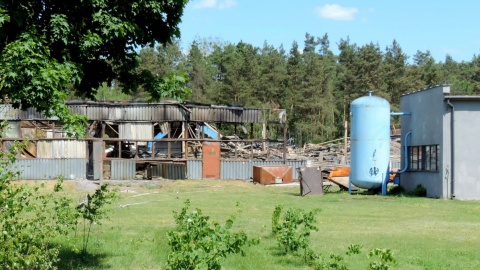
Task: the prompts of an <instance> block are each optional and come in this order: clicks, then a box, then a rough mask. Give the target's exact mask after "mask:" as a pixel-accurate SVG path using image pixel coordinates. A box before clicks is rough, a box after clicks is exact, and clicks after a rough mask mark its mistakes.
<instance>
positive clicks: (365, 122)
mask: <svg viewBox="0 0 480 270" xmlns="http://www.w3.org/2000/svg"><path fill="white" fill-rule="evenodd" d="M350 118H351V119H350V122H351V128H350V139H351V142H350V143H351V144H350V183H351V184H354V185H355V186H357V187H360V188H365V189H377V188H380V187H382V184H383V183H385V188H386V183H388V178H389V163H390V103H388V101H386V100H385V99H383V98H380V97H376V96H372V95H371V92H370V93H369V96H365V97H361V98H357V99H355V100H354V101H353V102H352V104H351V106H350ZM385 192H386V191H385Z"/></svg>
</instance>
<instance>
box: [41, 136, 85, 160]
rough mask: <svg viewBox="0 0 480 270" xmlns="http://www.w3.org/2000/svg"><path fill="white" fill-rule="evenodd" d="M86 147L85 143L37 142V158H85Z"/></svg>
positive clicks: (64, 141) (63, 141) (69, 141)
mask: <svg viewBox="0 0 480 270" xmlns="http://www.w3.org/2000/svg"><path fill="white" fill-rule="evenodd" d="M86 147H87V146H86V142H85V141H75V140H59V141H38V142H37V158H86V157H87V156H86Z"/></svg>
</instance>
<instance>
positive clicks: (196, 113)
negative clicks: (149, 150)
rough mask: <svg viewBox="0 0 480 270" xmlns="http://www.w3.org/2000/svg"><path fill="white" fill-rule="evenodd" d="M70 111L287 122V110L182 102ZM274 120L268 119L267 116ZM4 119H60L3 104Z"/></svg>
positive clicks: (122, 117) (121, 117)
mask: <svg viewBox="0 0 480 270" xmlns="http://www.w3.org/2000/svg"><path fill="white" fill-rule="evenodd" d="M67 107H68V108H69V109H70V112H72V113H76V114H81V115H85V116H87V118H88V119H89V120H92V121H94V120H97V121H98V120H104V121H148V122H156V121H193V122H227V123H263V122H265V121H267V119H266V118H270V119H268V121H269V122H279V123H285V119H284V118H283V117H278V116H277V117H275V115H276V114H278V115H282V114H283V115H284V114H285V110H269V109H255V108H242V107H228V106H196V105H183V104H180V103H152V104H148V103H121V104H119V103H92V102H87V103H78V102H72V103H67ZM271 113H273V114H274V117H266V115H267V114H271ZM0 119H8V120H46V119H48V120H56V119H57V118H55V117H52V118H45V117H44V116H42V115H41V114H40V113H38V112H37V111H36V110H35V109H33V108H29V109H27V110H26V111H22V110H18V109H13V108H12V107H11V106H10V105H6V104H1V105H0Z"/></svg>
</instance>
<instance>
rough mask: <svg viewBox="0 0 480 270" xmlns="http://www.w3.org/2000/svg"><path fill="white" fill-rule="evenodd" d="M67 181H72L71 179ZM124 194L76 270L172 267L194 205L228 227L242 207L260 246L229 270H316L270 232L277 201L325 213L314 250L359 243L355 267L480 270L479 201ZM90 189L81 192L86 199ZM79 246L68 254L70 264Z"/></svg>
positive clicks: (191, 185)
mask: <svg viewBox="0 0 480 270" xmlns="http://www.w3.org/2000/svg"><path fill="white" fill-rule="evenodd" d="M67 184H68V183H67ZM114 187H116V188H118V192H119V196H120V198H119V199H118V200H117V201H116V202H115V203H114V204H113V205H111V212H110V219H109V220H105V221H104V222H103V223H102V225H95V226H94V227H93V229H92V238H91V242H90V245H89V249H88V251H89V255H88V257H86V258H85V259H83V260H80V259H78V258H77V259H76V261H75V263H74V264H73V265H72V264H70V263H69V264H67V263H66V261H67V260H64V261H63V262H64V264H63V265H62V267H64V268H72V267H73V266H75V268H76V269H164V268H165V261H166V257H167V253H168V251H169V247H168V244H167V238H166V233H167V231H169V230H171V229H172V228H173V227H174V225H175V223H174V219H173V214H172V211H179V210H180V209H181V208H182V206H183V203H184V201H185V200H186V199H189V200H190V201H191V208H192V209H193V208H200V209H202V211H203V214H205V215H209V216H210V217H211V220H214V221H219V222H222V223H223V222H224V221H225V220H226V219H227V218H228V217H229V216H230V215H232V214H234V213H235V211H236V210H237V207H236V204H237V202H238V203H240V209H241V213H240V214H238V215H237V220H236V221H235V223H234V226H233V230H243V231H245V232H246V233H247V235H248V236H249V237H256V238H259V239H260V244H259V245H256V246H251V247H247V248H246V257H242V256H240V255H231V256H230V257H228V258H227V259H226V260H225V261H224V263H223V264H222V266H223V269H308V268H309V267H308V266H306V265H305V264H303V262H302V260H301V259H299V258H296V257H292V256H284V255H281V253H280V252H279V249H278V248H277V246H276V241H275V238H274V237H272V236H271V216H272V212H273V210H274V208H275V205H284V206H285V207H298V208H303V209H305V210H307V211H309V210H312V209H314V208H320V209H321V212H320V213H318V214H317V225H318V229H319V230H318V232H314V233H313V235H312V237H311V247H312V248H313V249H314V250H315V251H316V252H317V253H320V254H322V255H325V256H328V255H329V254H331V253H335V254H340V253H344V252H345V251H346V249H347V247H348V246H349V245H350V244H359V245H361V246H362V253H361V254H359V255H353V256H351V257H348V260H347V263H348V266H349V268H350V269H366V267H367V264H368V262H370V261H371V259H368V258H367V255H366V254H367V252H368V251H369V250H371V249H373V248H388V249H391V250H392V251H393V253H394V257H395V259H396V260H397V264H396V265H395V267H394V268H395V269H480V257H479V256H478V254H479V251H480V202H478V201H475V202H473V201H451V200H443V199H429V198H415V197H405V196H378V195H360V194H355V195H350V194H348V193H344V192H339V191H338V192H330V193H327V194H325V195H323V196H307V197H301V196H299V194H300V189H299V187H298V186H297V187H278V186H276V187H273V186H262V185H254V184H252V183H248V182H243V181H213V180H198V181H193V180H188V181H162V182H152V183H151V184H149V185H138V184H135V185H133V184H132V185H128V184H122V185H117V186H114ZM85 192H87V191H74V189H72V193H73V194H74V195H72V196H78V198H81V196H82V194H85ZM70 250H71V246H70V247H68V248H66V249H65V250H64V251H63V252H62V257H63V258H69V257H70V258H71V256H72V253H71V251H70Z"/></svg>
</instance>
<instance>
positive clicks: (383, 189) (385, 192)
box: [382, 177, 389, 196]
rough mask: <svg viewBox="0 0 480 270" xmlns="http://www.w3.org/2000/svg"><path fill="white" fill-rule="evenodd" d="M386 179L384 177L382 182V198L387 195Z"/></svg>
mask: <svg viewBox="0 0 480 270" xmlns="http://www.w3.org/2000/svg"><path fill="white" fill-rule="evenodd" d="M388 180H389V179H388V177H384V178H383V182H382V196H386V195H387V184H388Z"/></svg>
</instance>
